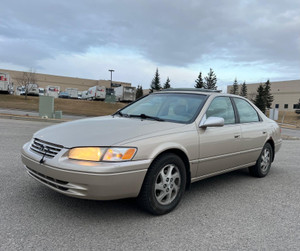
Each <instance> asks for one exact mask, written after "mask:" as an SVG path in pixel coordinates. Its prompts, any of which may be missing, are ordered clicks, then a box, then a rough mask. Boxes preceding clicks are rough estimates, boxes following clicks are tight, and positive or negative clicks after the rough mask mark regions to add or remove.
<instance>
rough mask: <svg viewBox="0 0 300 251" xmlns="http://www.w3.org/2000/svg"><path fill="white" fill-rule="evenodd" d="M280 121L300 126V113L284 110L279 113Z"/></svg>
mask: <svg viewBox="0 0 300 251" xmlns="http://www.w3.org/2000/svg"><path fill="white" fill-rule="evenodd" d="M277 122H278V123H285V124H291V125H294V126H296V127H300V114H296V113H295V112H288V111H282V112H279V114H278V120H277Z"/></svg>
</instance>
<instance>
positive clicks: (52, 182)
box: [27, 167, 69, 191]
mask: <svg viewBox="0 0 300 251" xmlns="http://www.w3.org/2000/svg"><path fill="white" fill-rule="evenodd" d="M27 169H28V171H29V173H30V174H31V175H32V176H33V177H35V178H36V179H38V180H39V181H41V182H42V183H45V184H47V185H49V186H51V187H54V188H57V189H59V190H61V191H67V190H68V189H69V188H68V187H67V186H66V185H67V184H68V182H66V181H63V180H57V179H54V178H51V177H49V176H46V175H44V174H41V173H39V172H37V171H34V170H32V169H30V168H29V167H27Z"/></svg>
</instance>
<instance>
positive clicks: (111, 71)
mask: <svg viewBox="0 0 300 251" xmlns="http://www.w3.org/2000/svg"><path fill="white" fill-rule="evenodd" d="M108 71H110V87H112V73H113V72H114V71H115V70H108Z"/></svg>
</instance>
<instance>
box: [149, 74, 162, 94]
mask: <svg viewBox="0 0 300 251" xmlns="http://www.w3.org/2000/svg"><path fill="white" fill-rule="evenodd" d="M160 89H161V85H160V77H159V73H158V68H156V72H155V75H154V78H153V79H152V82H151V86H150V92H153V91H154V90H156V91H159V90H160Z"/></svg>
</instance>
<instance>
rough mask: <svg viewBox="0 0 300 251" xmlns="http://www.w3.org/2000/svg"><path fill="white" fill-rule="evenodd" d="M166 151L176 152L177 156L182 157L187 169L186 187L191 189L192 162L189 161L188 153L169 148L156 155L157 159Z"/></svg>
mask: <svg viewBox="0 0 300 251" xmlns="http://www.w3.org/2000/svg"><path fill="white" fill-rule="evenodd" d="M165 153H173V154H176V155H177V156H179V157H180V158H181V159H182V161H183V163H184V165H185V171H186V189H189V188H190V185H191V169H190V162H189V159H188V157H187V156H186V154H185V153H184V152H183V151H181V150H179V149H176V148H174V149H168V150H166V151H164V152H161V153H160V154H159V155H158V156H156V157H155V159H157V158H158V157H160V156H161V155H163V154H165ZM155 159H154V160H155ZM154 160H153V161H154Z"/></svg>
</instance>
